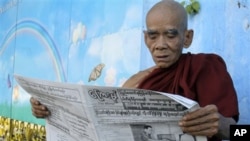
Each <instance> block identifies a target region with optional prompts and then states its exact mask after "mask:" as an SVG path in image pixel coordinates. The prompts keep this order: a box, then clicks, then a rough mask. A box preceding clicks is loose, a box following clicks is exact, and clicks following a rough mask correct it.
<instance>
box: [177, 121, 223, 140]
mask: <svg viewBox="0 0 250 141" xmlns="http://www.w3.org/2000/svg"><path fill="white" fill-rule="evenodd" d="M218 126H219V124H218V123H217V122H215V123H205V124H200V125H195V126H190V127H182V130H183V132H185V133H188V134H191V135H200V136H208V137H212V136H213V135H215V134H217V133H218V131H219V128H218Z"/></svg>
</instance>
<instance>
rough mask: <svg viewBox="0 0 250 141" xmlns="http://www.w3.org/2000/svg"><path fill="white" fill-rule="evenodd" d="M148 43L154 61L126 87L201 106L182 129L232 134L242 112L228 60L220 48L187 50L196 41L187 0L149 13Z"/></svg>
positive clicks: (212, 136)
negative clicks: (219, 52) (214, 51)
mask: <svg viewBox="0 0 250 141" xmlns="http://www.w3.org/2000/svg"><path fill="white" fill-rule="evenodd" d="M146 26H147V30H146V31H144V38H145V43H146V45H147V47H148V49H149V51H150V53H151V55H152V58H153V60H154V62H155V64H156V65H155V66H154V67H151V68H149V69H147V70H144V71H141V72H139V73H137V74H135V75H133V76H132V77H131V78H130V79H129V80H127V81H126V83H125V84H124V85H123V87H128V88H141V89H150V90H156V91H162V92H167V93H174V94H179V95H182V96H184V97H187V98H190V99H193V100H195V101H197V102H198V103H199V104H200V106H201V108H200V109H198V110H196V111H194V112H191V113H189V114H187V115H185V116H184V117H183V119H182V120H181V121H180V122H179V125H180V127H181V128H182V130H183V132H186V133H189V134H192V135H203V136H207V137H208V140H209V141H219V140H221V139H229V131H230V130H229V127H230V125H231V124H236V122H237V121H238V117H239V112H238V102H237V95H236V92H235V89H234V86H233V82H232V79H231V77H230V75H229V73H228V72H227V69H226V65H225V62H224V61H223V59H222V58H221V57H219V56H218V55H215V54H191V53H187V54H184V53H182V49H183V48H188V47H189V46H190V44H191V43H192V39H193V30H188V29H187V13H186V11H185V9H184V8H183V6H182V5H180V4H179V3H177V2H175V1H170V0H165V1H161V2H159V3H157V4H156V5H154V6H153V7H152V8H151V9H150V11H149V12H148V14H147V17H146Z"/></svg>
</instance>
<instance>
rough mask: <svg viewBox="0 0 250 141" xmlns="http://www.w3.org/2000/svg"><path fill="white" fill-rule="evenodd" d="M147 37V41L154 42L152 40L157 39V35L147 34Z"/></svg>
mask: <svg viewBox="0 0 250 141" xmlns="http://www.w3.org/2000/svg"><path fill="white" fill-rule="evenodd" d="M148 37H149V39H151V40H154V39H156V38H157V37H158V34H157V33H151V32H148Z"/></svg>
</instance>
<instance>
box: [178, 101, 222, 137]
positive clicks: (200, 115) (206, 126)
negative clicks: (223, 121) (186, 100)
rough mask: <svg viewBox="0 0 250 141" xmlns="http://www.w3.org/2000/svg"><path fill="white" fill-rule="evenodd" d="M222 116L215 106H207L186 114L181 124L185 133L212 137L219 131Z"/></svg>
mask: <svg viewBox="0 0 250 141" xmlns="http://www.w3.org/2000/svg"><path fill="white" fill-rule="evenodd" d="M219 120H220V114H219V113H218V109H217V107H216V106H215V105H207V106H206V107H201V108H199V109H197V110H195V111H193V112H190V113H188V114H186V115H185V116H184V117H183V118H182V119H181V120H180V122H179V125H180V127H181V129H182V130H183V132H184V133H188V134H191V135H201V136H207V137H212V136H214V135H215V134H217V133H218V131H219Z"/></svg>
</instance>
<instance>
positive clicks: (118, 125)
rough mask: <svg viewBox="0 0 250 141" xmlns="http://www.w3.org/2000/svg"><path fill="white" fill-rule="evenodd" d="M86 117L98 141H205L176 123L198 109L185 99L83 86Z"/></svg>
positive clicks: (158, 93) (122, 89) (143, 91)
mask: <svg viewBox="0 0 250 141" xmlns="http://www.w3.org/2000/svg"><path fill="white" fill-rule="evenodd" d="M83 89H84V90H85V92H84V94H85V95H84V96H85V99H86V103H87V106H86V108H87V109H88V110H87V111H88V114H90V115H91V117H92V119H93V122H94V125H95V129H96V130H97V133H98V137H99V139H101V141H117V140H119V141H149V140H150V141H206V140H207V139H206V137H201V136H191V135H188V134H184V133H183V132H182V130H181V129H180V127H179V126H178V121H179V120H180V119H181V118H182V117H183V115H185V114H186V113H188V112H189V111H193V110H195V109H197V108H198V107H199V105H198V104H197V103H196V102H194V101H192V100H190V99H187V98H185V97H182V96H179V95H174V94H167V93H162V92H156V91H150V90H142V89H127V88H118V87H100V86H84V87H83Z"/></svg>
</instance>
